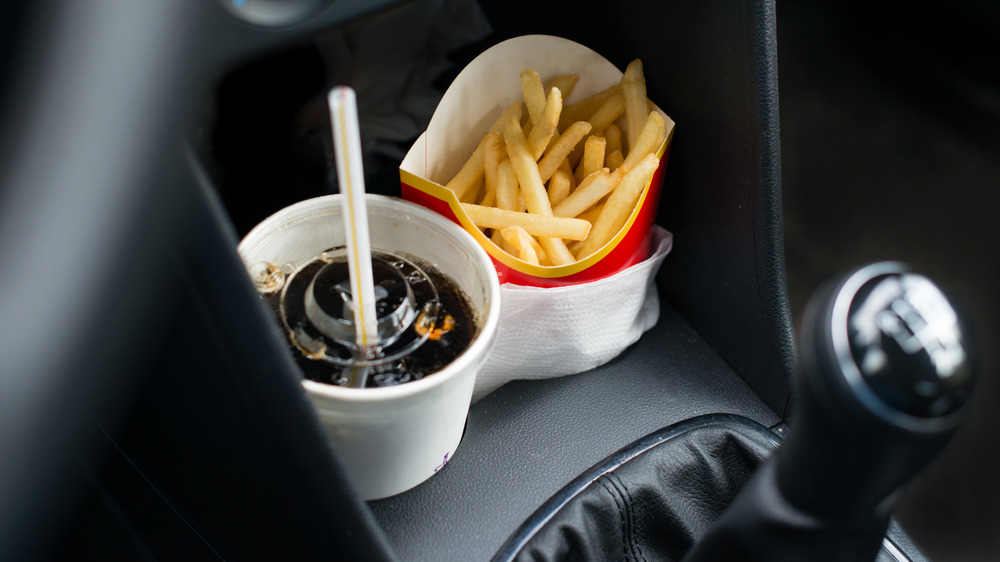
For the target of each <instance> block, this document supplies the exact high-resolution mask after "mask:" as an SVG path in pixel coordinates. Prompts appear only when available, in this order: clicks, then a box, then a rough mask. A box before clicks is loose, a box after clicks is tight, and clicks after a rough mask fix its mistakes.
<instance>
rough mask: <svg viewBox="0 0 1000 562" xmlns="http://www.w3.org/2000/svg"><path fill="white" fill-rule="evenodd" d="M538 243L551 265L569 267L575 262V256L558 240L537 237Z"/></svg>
mask: <svg viewBox="0 0 1000 562" xmlns="http://www.w3.org/2000/svg"><path fill="white" fill-rule="evenodd" d="M550 218H553V217H550ZM587 225H588V226H589V225H590V223H587ZM570 240H572V238H570ZM538 243H539V244H541V245H542V248H544V249H545V255H546V256H548V258H549V261H550V262H552V265H569V264H571V263H573V262H575V261H576V256H575V255H573V252H570V251H569V248H567V247H566V243H565V242H563V241H562V239H560V238H555V237H545V238H541V237H539V239H538Z"/></svg>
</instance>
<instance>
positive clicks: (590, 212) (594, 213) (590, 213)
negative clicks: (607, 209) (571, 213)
mask: <svg viewBox="0 0 1000 562" xmlns="http://www.w3.org/2000/svg"><path fill="white" fill-rule="evenodd" d="M603 210H604V205H601V204H599V203H598V204H597V205H594V206H593V207H591V208H589V209H587V210H586V211H584V212H582V213H580V214H579V215H577V216H576V218H578V219H582V220H585V221H587V222H589V223H590V224H594V221H596V220H597V217H599V216H600V215H601V211H603ZM582 242H583V241H581V245H583V244H582ZM577 250H579V248H577ZM573 253H574V254H575V253H576V252H575V251H574V252H573Z"/></svg>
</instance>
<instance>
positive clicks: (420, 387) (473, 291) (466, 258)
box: [238, 195, 500, 499]
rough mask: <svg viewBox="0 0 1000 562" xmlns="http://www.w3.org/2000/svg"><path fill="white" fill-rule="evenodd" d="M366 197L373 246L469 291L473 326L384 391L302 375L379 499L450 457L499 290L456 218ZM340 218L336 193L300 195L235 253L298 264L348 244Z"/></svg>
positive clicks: (370, 494) (490, 338) (354, 471)
mask: <svg viewBox="0 0 1000 562" xmlns="http://www.w3.org/2000/svg"><path fill="white" fill-rule="evenodd" d="M367 202H368V221H369V227H370V230H371V244H372V248H374V249H377V250H384V251H390V252H394V253H402V254H409V255H411V256H414V257H417V258H419V259H421V260H422V261H424V262H426V263H429V264H430V265H433V266H435V267H436V268H437V269H438V270H439V271H441V272H442V273H444V274H445V275H446V276H448V277H449V278H451V280H453V281H454V282H455V283H456V284H457V285H458V287H459V288H460V289H461V290H462V292H464V293H465V295H466V296H467V297H468V298H469V300H470V304H471V305H472V307H473V309H474V314H475V316H476V318H475V321H476V325H477V326H478V327H479V329H478V332H477V333H476V335H475V337H474V338H473V340H472V342H471V343H470V345H469V348H468V349H467V350H466V351H465V352H464V353H463V354H462V355H460V356H459V357H457V358H456V359H455V360H454V361H452V362H451V363H450V364H449V365H447V366H446V367H445V368H444V369H442V370H441V371H438V372H436V373H433V374H431V375H427V376H425V377H424V378H422V379H420V380H415V381H412V382H408V383H404V384H400V385H397V386H389V387H381V388H344V387H338V386H333V385H327V384H322V383H317V382H313V381H309V380H305V381H303V386H304V387H305V389H306V391H307V392H308V394H309V396H310V397H311V399H312V402H313V404H315V406H316V409H317V411H318V412H319V415H320V418H321V419H322V420H323V422H324V424H325V425H326V427H327V428H328V430H329V431H330V434H331V435H332V436H333V439H334V441H335V442H336V444H337V448H338V450H339V451H340V453H341V456H342V457H343V459H344V462H345V464H346V468H347V472H348V475H349V477H350V478H351V480H352V481H353V483H354V484H355V486H356V487H357V489H358V490H359V491H360V493H361V495H362V496H363V497H364V498H365V499H378V498H384V497H388V496H392V495H395V494H398V493H401V492H404V491H406V490H408V489H410V488H412V487H414V486H416V485H417V484H420V483H421V482H423V481H425V480H427V479H428V478H430V477H431V476H432V475H433V474H434V473H435V472H437V471H438V470H440V469H441V468H443V467H444V465H445V464H446V463H447V462H448V461H449V460H450V459H451V458H452V457H453V456H454V455H455V451H456V449H457V448H458V444H459V441H461V439H462V433H463V431H464V429H465V420H466V417H467V416H468V411H469V403H470V401H471V397H472V389H473V387H474V385H475V381H476V373H477V372H478V370H479V368H480V367H481V366H482V364H483V362H484V361H485V359H486V357H487V355H488V354H489V352H490V349H491V348H492V346H493V344H494V341H495V340H496V332H497V323H498V319H499V316H500V287H499V284H498V282H497V275H496V272H495V270H494V269H493V265H492V262H491V261H490V258H489V256H488V255H487V254H486V252H485V251H484V250H483V249H482V247H480V245H479V244H478V243H477V242H476V241H475V240H474V239H473V238H472V237H471V236H470V235H469V234H468V233H467V232H465V230H463V229H462V228H461V227H459V226H458V225H456V224H455V223H453V222H451V221H449V220H448V219H446V218H444V217H442V216H441V215H439V214H437V213H434V212H432V211H430V210H428V209H426V208H424V207H421V206H419V205H415V204H412V203H408V202H406V201H402V200H400V199H395V198H390V197H383V196H379V195H368V196H367ZM341 217H342V215H341V198H340V196H339V195H329V196H324V197H318V198H315V199H310V200H307V201H302V202H300V203H297V204H295V205H292V206H290V207H287V208H285V209H283V210H281V211H279V212H277V213H275V214H274V215H272V216H271V217H269V218H267V219H265V220H264V221H263V222H261V223H260V224H259V225H257V226H256V227H255V228H254V229H253V230H252V231H251V232H250V233H249V234H247V236H246V237H245V238H244V239H243V240H242V241H241V242H240V245H239V247H238V251H239V254H240V257H241V258H242V259H243V262H244V263H245V264H246V266H247V268H248V269H251V268H253V266H254V265H255V264H259V263H261V262H268V263H271V264H275V265H277V266H279V267H283V268H284V269H285V270H286V272H288V271H291V270H294V269H297V268H298V267H299V266H301V265H302V264H304V263H306V262H308V261H310V260H312V259H313V258H315V257H316V256H317V255H319V253H320V252H323V251H324V250H327V249H329V248H331V247H335V246H340V245H343V244H344V232H343V222H342V218H341Z"/></svg>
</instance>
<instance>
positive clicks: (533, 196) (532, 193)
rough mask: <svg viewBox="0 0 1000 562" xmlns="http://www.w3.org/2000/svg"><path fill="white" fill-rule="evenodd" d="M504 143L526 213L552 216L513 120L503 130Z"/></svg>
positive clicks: (522, 138) (519, 126)
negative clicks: (522, 196) (522, 197)
mask: <svg viewBox="0 0 1000 562" xmlns="http://www.w3.org/2000/svg"><path fill="white" fill-rule="evenodd" d="M504 143H506V145H507V155H508V156H509V157H510V163H511V166H513V167H514V174H515V175H516V176H517V183H518V185H519V186H521V193H522V194H523V195H524V202H525V204H526V205H527V206H528V212H530V213H534V214H536V215H542V216H547V217H548V216H552V207H551V205H549V198H548V195H546V193H545V185H544V184H543V183H542V177H541V175H539V173H538V165H537V164H536V163H535V157H534V156H533V155H532V154H531V149H530V148H529V147H528V141H527V139H525V138H524V131H522V130H521V125H520V124H519V123H518V122H517V121H515V120H513V119H511V120H510V121H508V122H507V127H506V129H505V130H504Z"/></svg>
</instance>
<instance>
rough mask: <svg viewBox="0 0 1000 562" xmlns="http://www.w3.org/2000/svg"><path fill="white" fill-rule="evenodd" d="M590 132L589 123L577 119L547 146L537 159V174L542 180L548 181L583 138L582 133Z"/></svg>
mask: <svg viewBox="0 0 1000 562" xmlns="http://www.w3.org/2000/svg"><path fill="white" fill-rule="evenodd" d="M589 132H590V123H588V122H586V121H577V122H575V123H573V124H572V125H570V126H569V128H567V129H566V130H565V131H564V132H563V134H561V135H559V137H558V138H556V140H555V141H554V142H553V143H552V146H550V147H549V149H548V152H546V153H545V155H544V156H542V159H541V160H539V161H538V175H539V176H540V177H541V178H542V181H548V179H549V178H551V177H552V174H554V173H555V172H556V170H557V169H559V165H560V164H562V162H564V161H565V160H566V157H567V156H569V153H570V152H572V151H573V148H575V147H576V145H577V144H579V143H580V141H581V140H582V139H583V137H584V135H586V134H587V133H589Z"/></svg>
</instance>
